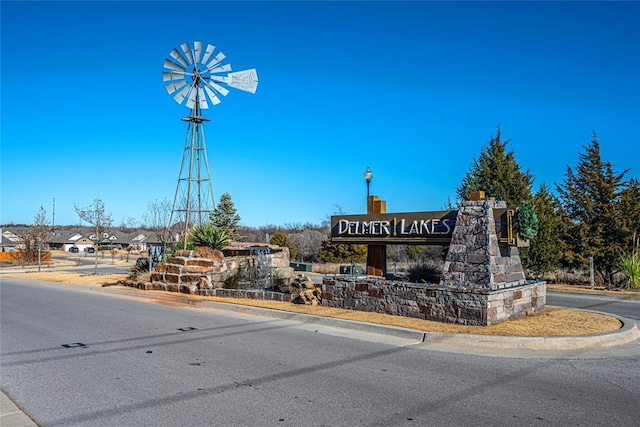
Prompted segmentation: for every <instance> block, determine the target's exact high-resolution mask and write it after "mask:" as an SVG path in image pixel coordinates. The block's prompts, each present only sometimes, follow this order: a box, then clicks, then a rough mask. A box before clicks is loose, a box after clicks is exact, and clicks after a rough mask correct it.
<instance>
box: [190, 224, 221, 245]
mask: <svg viewBox="0 0 640 427" xmlns="http://www.w3.org/2000/svg"><path fill="white" fill-rule="evenodd" d="M189 243H190V244H193V246H194V247H198V246H206V247H209V248H211V249H222V248H224V247H225V246H227V245H228V244H229V243H231V237H229V235H228V234H227V233H226V232H225V231H224V230H221V229H219V228H217V227H215V226H213V225H212V224H208V223H207V224H202V225H196V226H195V227H193V229H192V230H191V233H190V234H189Z"/></svg>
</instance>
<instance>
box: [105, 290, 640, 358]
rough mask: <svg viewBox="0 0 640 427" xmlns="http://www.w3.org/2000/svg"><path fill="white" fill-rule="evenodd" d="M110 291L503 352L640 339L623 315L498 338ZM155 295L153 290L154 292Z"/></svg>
mask: <svg viewBox="0 0 640 427" xmlns="http://www.w3.org/2000/svg"><path fill="white" fill-rule="evenodd" d="M102 289H109V291H110V292H113V293H119V294H125V295H132V296H136V297H141V298H149V299H156V300H164V301H171V302H178V303H182V304H188V305H197V306H205V307H209V308H214V309H218V310H225V311H229V312H235V313H243V314H253V315H257V316H264V317H272V318H277V319H282V320H291V321H297V322H300V323H305V324H315V325H321V326H328V327H336V328H343V329H349V330H353V331H359V332H366V333H374V334H380V335H386V336H392V337H396V338H402V339H407V340H412V341H417V342H425V343H438V344H445V345H452V346H460V347H470V346H473V347H478V348H492V349H496V348H500V349H527V350H574V349H588V348H600V347H613V346H618V345H623V344H628V343H630V342H633V341H635V340H638V339H640V329H638V326H637V325H636V322H635V321H634V320H632V319H627V318H624V317H621V316H616V315H612V314H609V313H603V312H599V311H594V310H583V311H590V312H593V313H599V314H603V315H606V316H610V317H613V318H615V319H618V320H619V321H620V322H621V323H622V327H621V328H620V329H617V330H615V331H611V332H604V333H601V334H596V335H585V336H570V337H507V336H497V335H474V334H454V333H443V332H424V331H420V330H416V329H409V328H401V327H397V326H388V325H379V324H375V323H364V322H357V321H353V320H346V319H337V318H333V317H322V316H315V315H310V314H301V313H292V312H288V311H280V310H272V309H268V308H262V307H252V306H245V305H239V304H232V303H223V302H217V301H206V300H201V299H194V298H188V297H185V296H182V295H166V294H153V293H150V294H146V293H147V292H149V291H139V290H136V289H129V288H102ZM151 292H152V291H151Z"/></svg>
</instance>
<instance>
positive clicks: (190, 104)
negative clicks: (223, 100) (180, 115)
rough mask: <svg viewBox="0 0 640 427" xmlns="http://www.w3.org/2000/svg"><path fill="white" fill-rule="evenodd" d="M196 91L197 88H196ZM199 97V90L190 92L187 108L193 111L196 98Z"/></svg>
mask: <svg viewBox="0 0 640 427" xmlns="http://www.w3.org/2000/svg"><path fill="white" fill-rule="evenodd" d="M194 89H196V88H194ZM197 97H198V91H197V90H192V91H191V92H189V99H187V104H186V105H187V108H191V109H193V107H195V106H196V98H197Z"/></svg>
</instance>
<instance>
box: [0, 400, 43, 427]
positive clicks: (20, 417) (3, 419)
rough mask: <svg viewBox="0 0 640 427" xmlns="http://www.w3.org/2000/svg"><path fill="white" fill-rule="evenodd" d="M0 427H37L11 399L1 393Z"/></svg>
mask: <svg viewBox="0 0 640 427" xmlns="http://www.w3.org/2000/svg"><path fill="white" fill-rule="evenodd" d="M0 426H2V427H37V424H36V423H34V422H33V420H32V419H31V418H29V417H28V416H27V414H25V413H24V412H22V410H21V409H20V408H18V406H17V405H16V404H15V403H13V401H12V400H11V399H9V398H8V397H7V395H6V394H4V392H3V391H0Z"/></svg>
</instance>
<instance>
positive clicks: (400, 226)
mask: <svg viewBox="0 0 640 427" xmlns="http://www.w3.org/2000/svg"><path fill="white" fill-rule="evenodd" d="M506 213H507V209H494V210H493V214H494V218H495V220H496V232H497V234H498V237H499V239H500V240H501V241H503V235H504V237H506V234H505V233H506V232H507V224H506ZM457 215H458V211H433V212H410V213H388V214H368V215H338V216H332V217H331V240H332V241H333V242H335V243H353V244H369V245H387V244H388V245H393V244H400V245H407V244H414V245H448V244H450V243H451V236H452V234H453V229H454V227H455V225H456V216H457Z"/></svg>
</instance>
